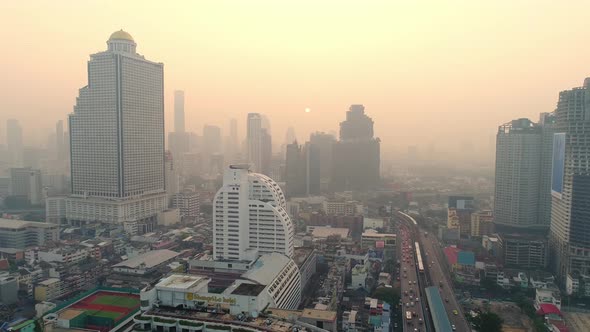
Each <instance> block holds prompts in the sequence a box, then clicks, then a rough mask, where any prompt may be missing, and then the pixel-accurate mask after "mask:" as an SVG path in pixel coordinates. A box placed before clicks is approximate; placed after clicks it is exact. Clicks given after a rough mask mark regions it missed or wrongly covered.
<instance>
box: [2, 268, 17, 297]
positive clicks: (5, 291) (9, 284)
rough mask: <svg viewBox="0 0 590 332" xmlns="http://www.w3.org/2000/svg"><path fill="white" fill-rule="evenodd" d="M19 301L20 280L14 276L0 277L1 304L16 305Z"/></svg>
mask: <svg viewBox="0 0 590 332" xmlns="http://www.w3.org/2000/svg"><path fill="white" fill-rule="evenodd" d="M17 301H18V278H17V277H16V276H14V275H5V276H0V303H3V304H14V303H16V302H17Z"/></svg>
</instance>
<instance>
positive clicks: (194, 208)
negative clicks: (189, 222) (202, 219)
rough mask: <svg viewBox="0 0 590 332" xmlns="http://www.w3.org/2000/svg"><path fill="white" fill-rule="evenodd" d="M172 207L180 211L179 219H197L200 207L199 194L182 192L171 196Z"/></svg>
mask: <svg viewBox="0 0 590 332" xmlns="http://www.w3.org/2000/svg"><path fill="white" fill-rule="evenodd" d="M172 207H174V208H177V209H178V210H179V211H180V217H181V218H197V217H198V216H199V213H200V210H201V206H200V200H199V193H198V192H195V191H183V192H180V193H177V194H174V195H173V196H172Z"/></svg>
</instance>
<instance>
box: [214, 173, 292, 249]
mask: <svg viewBox="0 0 590 332" xmlns="http://www.w3.org/2000/svg"><path fill="white" fill-rule="evenodd" d="M286 207H287V203H286V201H285V196H284V195H283V192H282V190H281V188H280V187H279V185H278V184H277V183H276V182H275V181H273V180H272V179H271V178H269V177H268V176H266V175H263V174H258V173H253V172H251V171H250V170H249V167H248V165H230V166H229V167H228V169H227V170H226V171H225V173H224V175H223V186H222V187H221V189H219V191H218V192H217V194H216V195H215V199H214V202H213V255H214V257H215V259H230V260H246V259H252V258H253V257H256V255H259V254H265V253H271V252H279V253H282V254H285V255H287V256H288V257H292V256H293V237H294V232H295V229H294V227H293V223H292V222H291V219H290V218H289V216H288V215H287V211H286Z"/></svg>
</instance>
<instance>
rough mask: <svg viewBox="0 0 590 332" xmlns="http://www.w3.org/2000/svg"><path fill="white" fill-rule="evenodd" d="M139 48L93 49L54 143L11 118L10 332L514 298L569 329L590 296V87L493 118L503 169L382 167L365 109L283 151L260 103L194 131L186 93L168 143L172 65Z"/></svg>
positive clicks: (125, 41) (373, 322) (2, 274)
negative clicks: (168, 71)
mask: <svg viewBox="0 0 590 332" xmlns="http://www.w3.org/2000/svg"><path fill="white" fill-rule="evenodd" d="M136 48H137V44H136V42H135V40H134V39H133V37H132V36H131V35H130V34H129V33H127V32H125V31H123V30H120V31H116V32H114V33H113V34H112V35H111V36H110V38H109V39H108V41H107V49H106V50H105V51H102V52H98V53H95V54H92V55H90V60H89V61H88V66H87V67H88V82H87V84H86V85H85V86H84V87H82V88H81V89H79V94H78V97H77V99H76V103H75V105H74V109H73V112H72V113H71V114H69V116H68V120H67V123H66V124H64V121H62V120H60V121H58V122H57V124H56V128H55V132H54V133H53V134H52V135H51V137H50V138H49V139H48V145H47V146H46V147H43V148H40V147H29V146H27V145H25V144H24V141H23V136H24V134H23V133H24V132H25V131H26V130H25V129H26V128H25V129H23V128H22V127H21V125H20V124H19V121H18V120H15V119H11V120H8V121H7V123H6V144H5V146H2V147H1V148H2V153H0V156H1V158H2V160H0V162H1V165H2V168H3V169H2V171H3V172H2V173H1V174H0V197H1V199H2V206H3V208H2V218H0V303H2V305H1V306H0V321H6V323H4V324H3V325H2V331H4V330H6V331H8V330H12V331H20V330H24V331H26V332H29V331H33V330H32V329H33V328H35V326H38V325H43V326H42V327H43V328H55V329H58V330H80V329H85V330H93V331H136V332H147V331H157V332H175V331H179V330H182V332H194V331H349V332H353V331H398V330H404V331H408V330H414V331H415V330H420V331H425V330H426V331H434V330H436V331H439V330H440V331H446V330H445V328H446V326H448V328H451V327H452V329H453V330H457V328H458V330H459V331H464V330H467V329H469V328H471V327H470V326H472V325H471V322H467V321H466V318H465V316H464V315H463V313H467V314H468V316H472V317H475V316H477V315H478V313H481V308H480V307H481V306H478V304H477V303H478V302H477V301H480V302H481V301H482V299H483V300H484V301H485V302H486V303H487V302H490V301H491V302H494V301H497V300H501V299H502V298H503V297H504V298H507V299H509V298H510V296H511V293H513V294H514V293H522V294H525V302H526V301H528V303H530V305H532V306H534V308H535V315H537V316H538V317H540V318H539V319H541V321H542V324H543V325H544V326H545V327H547V328H548V329H550V330H551V331H566V330H567V327H568V321H567V319H565V316H564V315H563V314H562V312H561V311H562V310H563V309H565V307H566V305H565V303H564V302H562V298H564V299H565V298H567V299H569V300H570V301H573V302H574V303H583V302H584V301H587V299H590V226H589V225H590V164H589V163H588V156H590V107H589V106H587V103H586V102H585V101H586V100H587V99H588V98H589V97H590V79H586V81H585V82H584V84H583V86H582V87H579V88H574V89H571V90H566V91H562V92H561V93H560V94H559V100H558V103H557V107H556V109H555V110H554V111H553V112H550V113H542V114H541V116H540V118H539V120H538V121H537V122H535V121H532V120H530V119H526V118H520V119H515V120H512V121H509V122H507V123H505V124H502V125H500V126H499V127H498V132H497V136H496V163H495V176H488V177H486V176H481V175H464V176H449V177H421V176H420V174H419V173H418V172H419V170H418V169H416V170H412V169H411V167H408V169H406V170H404V171H403V172H400V174H399V175H398V176H396V177H393V178H389V177H384V176H382V173H383V172H382V171H381V168H382V161H381V157H380V156H381V151H380V150H381V145H380V139H379V138H378V137H376V136H375V133H374V131H373V120H372V119H371V117H369V115H368V114H367V113H366V112H365V107H364V106H363V105H360V104H354V105H351V106H350V107H349V109H348V111H347V112H346V114H345V119H344V120H343V121H342V122H341V123H340V132H339V134H338V135H336V134H335V133H326V132H322V131H317V132H315V133H313V134H311V135H310V137H309V140H306V141H305V142H303V141H298V140H297V138H296V135H295V129H294V128H292V127H291V128H289V130H288V131H287V133H286V137H285V141H284V143H283V144H282V145H280V149H279V151H277V149H275V147H276V146H278V144H276V141H273V139H272V135H271V130H270V121H271V119H269V118H268V117H267V116H266V115H264V114H261V113H248V114H247V116H245V117H244V120H245V121H246V126H245V129H246V134H245V139H244V140H243V141H241V140H240V137H239V135H238V120H237V119H229V126H228V128H229V134H228V135H226V136H223V135H222V129H221V127H218V126H215V125H204V127H203V131H202V135H197V134H195V133H193V132H190V131H188V130H187V126H186V124H185V94H184V91H175V92H174V110H173V112H174V130H173V131H172V132H170V133H168V135H166V134H165V130H164V83H163V82H164V81H163V77H164V65H163V64H162V63H159V62H154V61H150V60H148V59H146V57H144V56H143V55H140V54H139V53H137V50H136ZM343 113H344V112H343ZM343 116H344V114H343ZM420 248H422V250H420ZM439 265H440V268H441V269H442V270H441V271H443V274H446V275H448V277H449V280H448V283H447V281H446V280H443V279H444V278H446V277H444V278H443V277H441V276H440V275H438V274H437V272H436V271H438V270H436V269H437V268H438V266H439ZM408 266H409V269H410V271H408V270H407V269H408ZM412 269H414V270H416V271H411V270H412ZM412 279H414V280H412ZM412 281H413V284H412ZM417 281H418V282H419V284H418V285H417ZM412 285H414V286H413V287H412ZM437 289H438V291H437ZM397 292H399V293H397ZM445 292H451V300H450V301H449V297H448V296H446V295H445ZM439 293H440V295H439ZM384 294H385V295H384ZM388 294H393V295H391V296H389V295H388ZM418 294H422V295H423V296H419V295H418ZM397 297H399V299H398V298H397ZM420 297H422V302H419V298H420ZM394 298H395V299H396V300H395V301H394V300H393V299H394ZM443 299H444V301H443ZM572 299H573V300H572ZM456 301H458V302H456ZM421 303H422V304H421ZM569 305H570V304H569V303H568V306H569ZM421 306H426V307H428V306H431V307H432V308H433V309H432V312H433V313H432V314H429V313H428V312H429V311H428V310H422V307H421ZM435 306H438V307H439V308H435ZM445 310H446V313H445ZM458 311H459V312H460V313H459V312H458ZM18 312H21V313H28V314H25V315H22V314H21V315H20V316H19V315H18ZM27 315H28V316H27ZM17 316H19V317H21V316H22V317H25V318H24V319H23V318H21V319H15V318H16V317H17ZM527 319H532V320H534V319H536V318H535V317H529V318H527ZM519 322H520V320H515V321H511V320H509V319H507V318H504V324H505V327H507V328H508V327H510V328H513V329H515V330H517V329H519V328H525V327H523V326H520V325H519ZM525 330H526V329H525Z"/></svg>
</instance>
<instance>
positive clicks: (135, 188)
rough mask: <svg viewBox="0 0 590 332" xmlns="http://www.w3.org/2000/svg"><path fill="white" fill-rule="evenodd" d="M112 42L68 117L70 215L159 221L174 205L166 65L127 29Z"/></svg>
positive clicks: (93, 60) (94, 60)
mask: <svg viewBox="0 0 590 332" xmlns="http://www.w3.org/2000/svg"><path fill="white" fill-rule="evenodd" d="M107 44H108V50H106V51H104V52H99V53H96V54H93V55H91V56H90V61H89V62H88V85H86V86H85V87H83V88H81V89H80V95H79V96H78V98H77V100H76V105H75V107H74V112H73V113H72V114H70V116H69V122H70V126H69V127H70V142H71V151H72V154H71V173H72V183H71V185H72V194H73V196H72V198H71V200H70V202H69V205H68V207H69V208H68V211H69V212H70V215H69V218H68V219H76V220H78V221H86V222H88V221H106V222H122V221H127V222H133V221H145V220H153V221H155V216H156V214H157V213H158V212H160V211H162V210H163V209H164V208H166V205H167V204H166V192H165V191H164V190H165V184H164V183H165V180H164V65H163V64H162V63H156V62H152V61H149V60H146V59H145V58H144V57H143V56H142V55H140V54H138V53H137V52H136V45H137V44H136V43H135V41H134V40H133V38H132V37H131V35H129V34H128V33H127V32H125V31H122V30H121V31H116V32H114V33H113V34H112V35H111V37H110V38H109V40H108V41H107ZM88 197H95V198H100V200H98V199H97V200H88V199H87V198H88ZM130 211H134V212H133V213H131V212H130Z"/></svg>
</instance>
